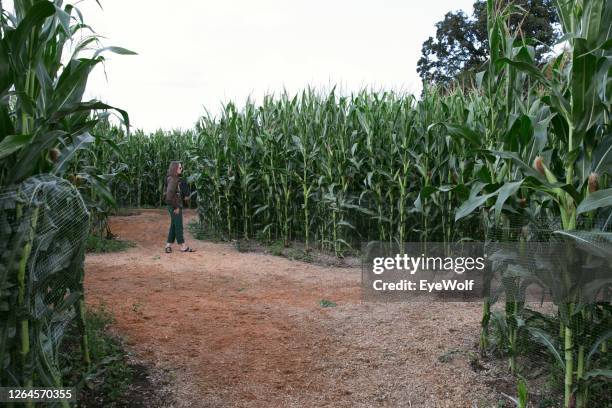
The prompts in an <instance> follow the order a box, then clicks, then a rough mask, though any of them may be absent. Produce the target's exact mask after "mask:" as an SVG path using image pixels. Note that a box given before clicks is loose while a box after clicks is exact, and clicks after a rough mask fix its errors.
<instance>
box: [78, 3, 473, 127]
mask: <svg viewBox="0 0 612 408" xmlns="http://www.w3.org/2000/svg"><path fill="white" fill-rule="evenodd" d="M473 2H474V0H452V1H451V0H429V1H409V0H370V1H362V0H308V1H306V0H223V1H212V0H175V1H161V0H128V1H126V0H123V1H119V0H101V3H102V6H103V10H100V8H99V7H98V6H97V4H96V3H95V1H93V0H87V1H85V2H83V3H80V5H79V8H80V9H81V11H83V14H84V17H85V20H86V23H88V24H90V25H91V26H93V28H94V29H95V30H96V31H97V32H98V33H99V34H101V35H104V36H105V37H106V39H105V40H104V45H119V46H122V47H125V48H129V49H131V50H133V51H135V52H137V53H138V55H135V56H122V55H113V54H108V55H107V57H108V60H107V62H106V65H105V66H106V76H105V72H104V70H102V69H101V68H97V69H96V71H94V73H93V74H92V77H91V79H90V82H89V85H88V89H87V95H86V96H88V97H96V98H100V99H102V100H103V101H106V102H108V103H110V104H112V105H115V106H119V107H121V108H124V109H127V110H128V112H129V114H130V119H131V121H132V124H133V125H134V126H135V127H136V128H142V129H144V130H146V131H152V130H155V129H157V128H162V129H168V130H170V129H173V128H183V129H187V128H191V127H192V126H193V125H194V123H195V122H196V120H197V119H198V117H199V116H200V115H201V114H202V113H203V112H204V108H206V109H208V110H209V111H210V112H212V113H216V112H218V111H219V107H220V104H221V102H222V101H228V100H233V101H236V102H237V103H238V104H239V105H242V104H243V103H244V101H245V100H246V98H247V97H248V96H249V95H251V97H252V99H254V100H256V101H260V100H261V98H262V96H263V95H264V94H266V93H271V92H274V93H279V92H282V90H283V88H285V89H287V91H288V92H289V93H290V94H293V93H295V92H297V91H299V90H301V89H303V88H304V87H306V86H308V85H311V86H314V87H317V88H319V89H329V88H330V86H331V85H334V84H338V85H340V86H341V87H342V89H343V92H345V93H350V92H351V91H357V90H359V89H361V88H363V87H374V88H375V89H381V88H384V89H394V90H400V91H405V92H413V93H417V94H418V93H419V92H420V89H421V87H420V80H419V77H418V74H417V72H416V63H417V60H418V59H419V57H420V50H421V45H422V43H423V41H425V40H426V39H427V37H428V36H430V35H434V34H435V27H434V24H435V23H436V22H437V21H439V20H441V19H442V18H443V16H444V14H445V13H446V12H448V11H450V10H458V9H463V10H467V11H468V12H469V11H471V9H472V3H473Z"/></svg>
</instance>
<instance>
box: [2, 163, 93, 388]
mask: <svg viewBox="0 0 612 408" xmlns="http://www.w3.org/2000/svg"><path fill="white" fill-rule="evenodd" d="M88 232H89V213H88V211H87V209H86V207H85V205H84V203H83V200H82V198H81V196H80V195H79V193H78V192H77V190H76V189H75V188H74V187H73V186H72V184H70V183H69V182H68V181H66V180H63V179H60V178H57V177H54V176H50V175H41V176H35V177H31V178H29V179H27V180H26V181H24V182H23V183H21V184H19V185H17V186H12V187H8V188H4V189H2V190H0V259H1V262H0V290H1V291H0V293H1V295H0V322H1V323H0V324H1V326H0V362H1V363H2V370H0V373H1V374H0V384H1V385H2V386H9V385H11V386H12V385H20V386H30V385H38V386H59V385H61V371H60V368H59V367H58V350H59V347H60V345H61V342H62V338H63V336H64V334H65V332H66V330H67V326H68V324H69V323H70V322H71V321H72V320H73V319H74V318H75V317H77V316H79V317H80V318H79V321H80V322H81V323H82V317H83V315H82V313H83V260H84V252H85V248H84V245H85V242H86V238H87V234H88ZM81 328H82V329H83V325H82V324H81ZM82 333H84V331H82ZM83 340H84V342H83V345H84V346H86V341H85V337H83ZM83 355H84V358H85V359H86V360H87V359H88V354H87V351H86V348H85V349H84V353H83Z"/></svg>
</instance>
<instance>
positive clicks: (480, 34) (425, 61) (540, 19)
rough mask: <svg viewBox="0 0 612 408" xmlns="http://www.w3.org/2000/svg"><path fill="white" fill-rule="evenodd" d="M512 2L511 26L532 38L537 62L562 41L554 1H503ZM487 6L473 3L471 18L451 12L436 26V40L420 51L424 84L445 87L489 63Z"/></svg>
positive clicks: (431, 39)
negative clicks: (435, 84) (557, 26)
mask: <svg viewBox="0 0 612 408" xmlns="http://www.w3.org/2000/svg"><path fill="white" fill-rule="evenodd" d="M500 1H501V2H502V3H503V4H509V3H512V4H514V5H516V6H518V7H517V10H520V9H522V10H524V11H525V13H519V12H516V13H514V14H513V15H512V17H511V18H510V27H511V29H513V30H516V29H519V34H520V35H521V36H522V38H530V39H532V40H533V45H534V46H535V47H536V59H537V60H538V61H542V59H543V56H544V54H545V53H546V51H547V50H548V49H549V48H548V47H550V46H551V45H553V44H554V43H555V41H556V40H557V39H558V38H559V33H558V30H557V29H555V26H556V24H557V22H558V20H557V14H556V12H555V7H554V4H553V2H552V1H551V0H514V1H509V0H500ZM488 47H489V44H488V40H487V5H486V1H481V0H480V1H477V2H475V3H474V10H473V12H472V15H471V16H468V15H466V14H465V13H464V12H463V11H457V12H448V13H446V15H445V16H444V20H442V21H439V22H438V23H436V38H433V37H429V38H428V39H427V41H425V42H424V43H423V47H422V48H421V53H422V55H421V58H420V59H419V61H418V63H417V72H418V73H419V76H420V77H421V79H422V80H423V81H424V82H428V83H438V84H446V83H449V82H450V81H452V80H453V79H455V78H458V77H460V76H462V75H463V74H465V73H467V72H469V71H476V70H478V69H479V67H480V66H481V65H482V64H483V63H484V62H485V61H486V60H487V58H488V54H487V49H488Z"/></svg>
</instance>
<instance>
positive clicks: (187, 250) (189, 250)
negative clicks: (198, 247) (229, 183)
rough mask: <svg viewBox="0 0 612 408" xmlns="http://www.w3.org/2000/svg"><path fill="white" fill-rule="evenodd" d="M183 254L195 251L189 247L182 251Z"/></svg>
mask: <svg viewBox="0 0 612 408" xmlns="http://www.w3.org/2000/svg"><path fill="white" fill-rule="evenodd" d="M181 252H195V249H192V248H189V247H187V248H185V249H181Z"/></svg>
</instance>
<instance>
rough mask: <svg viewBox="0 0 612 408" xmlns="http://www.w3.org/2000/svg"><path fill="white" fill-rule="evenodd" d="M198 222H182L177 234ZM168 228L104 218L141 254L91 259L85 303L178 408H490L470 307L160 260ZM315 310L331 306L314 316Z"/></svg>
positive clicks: (210, 251) (311, 270)
mask: <svg viewBox="0 0 612 408" xmlns="http://www.w3.org/2000/svg"><path fill="white" fill-rule="evenodd" d="M193 217H195V213H193V212H188V213H187V215H186V218H187V219H186V222H187V220H189V219H190V218H193ZM167 218H168V215H167V213H166V212H165V211H161V210H142V212H141V213H140V214H139V215H134V216H129V217H113V218H112V219H111V228H112V231H113V233H115V234H118V235H119V236H120V237H121V238H123V239H129V240H133V241H135V242H136V244H137V245H136V247H135V248H132V249H130V250H128V251H127V252H122V253H113V254H101V255H88V256H87V259H86V282H85V285H86V288H87V300H88V303H90V304H92V305H99V304H104V305H105V306H106V308H107V309H109V310H111V311H112V312H113V313H114V315H115V317H116V324H115V325H114V327H113V330H115V331H116V332H117V333H118V334H120V335H122V336H124V337H125V338H126V339H127V342H128V346H129V347H130V348H131V349H132V350H133V351H134V352H135V353H136V354H137V355H138V357H140V358H142V359H143V360H145V361H147V362H149V363H150V364H151V365H152V366H157V367H163V368H165V369H168V370H170V372H171V373H172V377H173V378H172V383H173V389H174V394H175V399H176V402H175V403H174V404H173V405H175V406H184V407H200V406H201V407H227V406H249V407H252V406H253V407H271V406H275V407H276V406H278V407H285V406H287V407H290V406H295V407H304V406H310V407H313V406H317V407H318V406H329V407H349V406H350V407H352V406H363V407H370V406H406V407H453V408H454V407H472V406H491V401H494V399H493V398H492V395H491V394H492V392H491V390H490V388H489V387H488V386H487V385H486V383H485V381H484V375H483V373H480V372H478V370H476V371H475V370H474V369H473V368H472V367H471V365H470V359H471V358H473V355H472V354H471V352H470V351H469V350H472V349H473V347H474V342H475V341H476V340H477V336H478V328H479V319H480V306H479V305H477V304H465V303H464V304H457V303H455V304H419V303H395V304H380V303H364V302H362V301H361V297H360V271H359V270H358V269H342V268H330V267H323V266H318V265H312V264H307V263H302V262H295V261H290V260H288V259H285V258H281V257H276V256H272V255H267V254H261V253H241V252H238V251H237V250H236V249H235V248H234V247H233V246H232V245H231V244H224V243H222V244H217V243H210V242H202V241H195V240H193V239H189V244H190V245H191V246H192V247H194V248H195V249H196V250H197V252H195V253H191V254H184V253H180V252H178V251H176V250H175V252H173V253H172V254H165V253H163V242H164V238H165V233H166V228H167V224H168V220H167ZM189 238H191V237H189ZM175 249H176V248H175ZM323 299H326V300H329V301H331V302H334V303H335V304H336V306H335V307H322V306H321V303H320V301H321V300H323ZM324 304H325V303H324ZM472 365H473V364H472Z"/></svg>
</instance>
